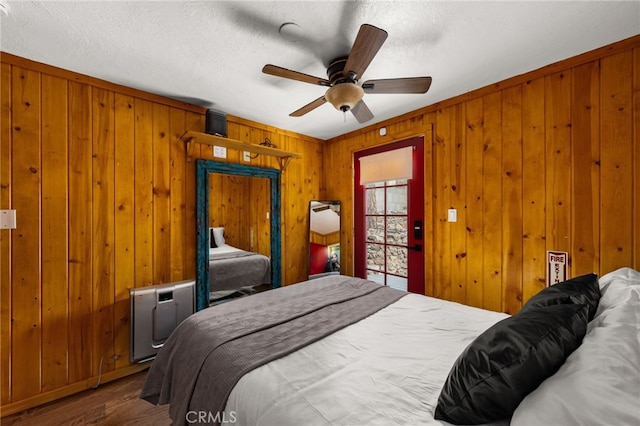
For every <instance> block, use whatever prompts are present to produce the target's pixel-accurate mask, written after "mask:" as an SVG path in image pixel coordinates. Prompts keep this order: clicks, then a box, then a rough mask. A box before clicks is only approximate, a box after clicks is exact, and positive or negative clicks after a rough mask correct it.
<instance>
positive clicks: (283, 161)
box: [180, 130, 302, 172]
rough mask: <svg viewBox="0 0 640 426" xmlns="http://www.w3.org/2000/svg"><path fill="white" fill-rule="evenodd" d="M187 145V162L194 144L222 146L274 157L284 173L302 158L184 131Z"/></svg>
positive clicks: (295, 154) (265, 147) (189, 159)
mask: <svg viewBox="0 0 640 426" xmlns="http://www.w3.org/2000/svg"><path fill="white" fill-rule="evenodd" d="M180 139H182V140H183V141H185V142H186V143H187V147H186V148H187V161H191V156H192V154H193V147H194V144H195V143H202V144H206V145H211V146H214V145H215V146H222V147H225V148H229V149H235V150H238V151H248V152H251V153H253V154H262V155H268V156H271V157H275V158H276V159H277V160H278V164H279V165H280V170H282V171H283V172H284V170H285V169H286V168H287V165H288V164H289V161H291V159H292V158H302V155H301V154H298V153H297V152H289V151H283V150H281V149H277V148H271V147H268V146H263V145H255V144H251V143H249V142H242V141H238V140H235V139H229V138H224V137H221V136H216V135H210V134H208V133H202V132H194V131H192V130H188V131H186V132H185V133H184V134H183V135H182V136H181V137H180Z"/></svg>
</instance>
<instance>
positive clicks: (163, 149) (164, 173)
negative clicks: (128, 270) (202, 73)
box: [153, 104, 171, 284]
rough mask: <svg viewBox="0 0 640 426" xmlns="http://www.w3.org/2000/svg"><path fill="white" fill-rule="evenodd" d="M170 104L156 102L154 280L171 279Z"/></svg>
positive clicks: (154, 130) (154, 114)
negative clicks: (168, 105) (167, 105)
mask: <svg viewBox="0 0 640 426" xmlns="http://www.w3.org/2000/svg"><path fill="white" fill-rule="evenodd" d="M169 129H170V123H169V107H166V106H164V105H158V104H153V158H154V161H153V259H154V260H155V259H157V260H156V261H155V262H154V264H153V282H154V283H156V284H158V283H168V282H171V262H170V256H171V178H170V173H171V172H170V165H171V164H170V163H171V157H170V149H169V143H170V139H171V138H170V136H169V131H170V130H169Z"/></svg>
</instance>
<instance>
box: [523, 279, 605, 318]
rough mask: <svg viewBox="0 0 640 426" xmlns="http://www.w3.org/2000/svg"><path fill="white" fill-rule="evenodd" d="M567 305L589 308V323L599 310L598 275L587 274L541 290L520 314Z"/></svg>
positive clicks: (525, 305)
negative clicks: (581, 305) (580, 305)
mask: <svg viewBox="0 0 640 426" xmlns="http://www.w3.org/2000/svg"><path fill="white" fill-rule="evenodd" d="M567 303H578V304H585V305H587V306H588V307H589V321H591V320H592V319H593V317H594V315H595V314H596V311H597V310H598V303H600V284H599V282H598V276H597V275H596V274H587V275H582V276H579V277H575V278H572V279H570V280H567V281H563V282H560V283H557V284H554V285H552V286H550V287H547V288H545V289H544V290H541V291H540V292H539V293H537V294H536V295H535V296H533V297H532V298H531V299H529V300H528V301H527V303H525V304H524V306H523V307H522V309H521V310H520V312H522V311H526V310H528V309H532V308H539V307H542V306H550V305H559V304H567Z"/></svg>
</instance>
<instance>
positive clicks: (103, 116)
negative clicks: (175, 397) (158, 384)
mask: <svg viewBox="0 0 640 426" xmlns="http://www.w3.org/2000/svg"><path fill="white" fill-rule="evenodd" d="M92 92H93V93H92V101H93V110H92V113H93V114H92V129H93V169H92V170H93V204H92V207H93V258H94V265H93V319H94V322H93V335H94V336H95V340H94V350H93V363H94V365H93V371H92V373H93V374H94V375H98V374H99V373H100V372H105V371H110V370H113V368H114V363H113V358H112V357H111V356H109V354H112V352H110V353H109V351H110V349H111V346H112V344H113V339H114V333H115V330H114V328H113V316H114V302H115V297H114V286H115V185H114V180H115V158H114V157H115V135H114V134H115V129H114V126H115V111H114V107H115V100H114V94H113V92H111V91H108V90H104V89H98V88H94V89H93V90H92ZM103 357H104V359H103ZM101 361H102V362H101Z"/></svg>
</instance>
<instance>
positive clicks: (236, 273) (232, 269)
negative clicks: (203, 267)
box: [209, 250, 271, 292]
mask: <svg viewBox="0 0 640 426" xmlns="http://www.w3.org/2000/svg"><path fill="white" fill-rule="evenodd" d="M261 284H271V260H270V259H269V258H268V257H267V256H264V255H261V254H258V253H252V252H249V251H244V250H237V251H232V252H226V253H219V254H213V255H211V256H209V291H212V292H213V291H221V290H238V289H240V288H242V287H249V286H258V285H261Z"/></svg>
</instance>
